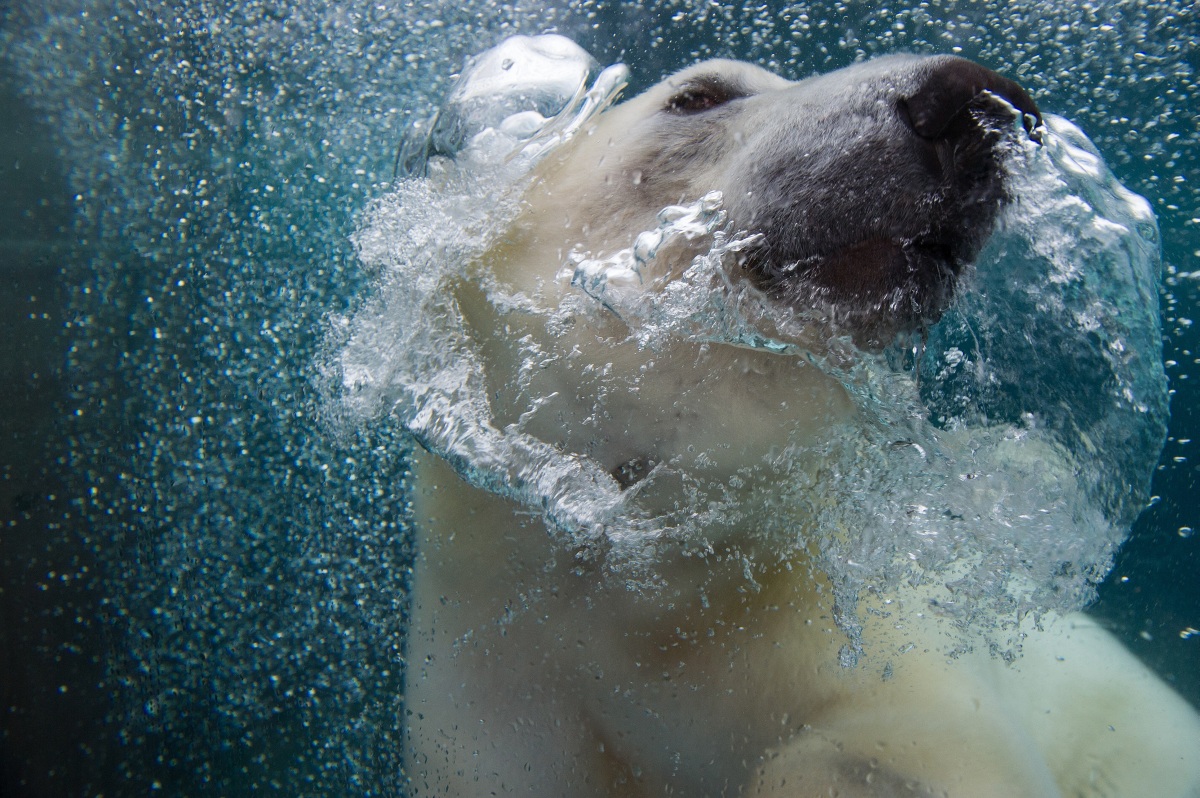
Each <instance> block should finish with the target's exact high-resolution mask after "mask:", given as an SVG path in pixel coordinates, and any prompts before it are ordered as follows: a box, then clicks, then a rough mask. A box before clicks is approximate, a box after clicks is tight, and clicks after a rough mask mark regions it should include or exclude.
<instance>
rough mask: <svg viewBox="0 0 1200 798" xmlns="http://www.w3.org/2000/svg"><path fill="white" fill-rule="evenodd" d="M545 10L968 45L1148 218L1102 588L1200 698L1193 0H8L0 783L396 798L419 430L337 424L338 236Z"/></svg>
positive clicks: (1, 98)
mask: <svg viewBox="0 0 1200 798" xmlns="http://www.w3.org/2000/svg"><path fill="white" fill-rule="evenodd" d="M547 31H555V32H558V33H562V34H564V35H567V36H569V37H571V38H573V39H575V40H576V41H578V42H579V43H580V44H581V45H582V46H583V47H585V48H586V49H588V50H589V51H591V52H592V54H593V55H595V56H596V58H597V59H598V60H599V61H600V62H601V63H605V64H607V63H613V62H616V61H624V62H625V63H627V64H629V66H630V67H631V70H632V75H633V84H632V85H631V86H630V88H629V89H628V90H627V91H628V93H635V92H637V91H639V90H640V89H642V88H644V87H645V86H647V85H649V84H651V83H653V82H656V81H657V80H659V79H660V78H661V77H662V76H663V75H664V74H665V73H667V72H670V71H672V70H674V69H677V68H680V67H682V66H685V65H687V64H690V63H692V62H694V61H695V60H697V59H698V58H702V57H709V56H726V57H735V58H743V59H747V60H751V61H755V62H757V63H760V64H762V65H764V66H766V67H768V68H770V69H773V70H775V71H778V72H780V73H781V74H784V75H785V76H788V77H791V78H801V77H805V76H807V75H810V74H814V73H818V72H826V71H829V70H831V69H835V68H838V67H841V66H845V65H847V64H849V63H852V62H854V61H855V60H858V59H862V58H866V57H870V56H874V55H878V54H882V53H887V52H895V51H908V52H929V53H932V52H955V53H959V54H961V55H964V56H967V57H969V58H973V59H975V60H978V61H980V62H982V63H984V64H986V65H988V66H990V67H992V68H994V69H997V70H998V71H1001V72H1003V73H1005V74H1008V75H1010V76H1012V77H1014V78H1016V79H1018V80H1019V81H1020V82H1021V83H1022V84H1023V85H1024V86H1025V87H1026V88H1028V89H1029V90H1030V92H1031V93H1032V94H1033V95H1034V97H1035V98H1036V99H1037V101H1038V103H1039V105H1040V106H1041V108H1042V109H1043V110H1045V111H1048V112H1052V113H1056V114H1060V115H1062V116H1065V117H1067V118H1068V119H1071V120H1072V121H1074V122H1075V123H1076V124H1078V125H1079V126H1080V127H1082V128H1083V129H1084V130H1085V131H1086V132H1087V133H1088V134H1089V135H1090V136H1091V138H1092V140H1093V141H1094V142H1095V143H1096V145H1097V146H1098V148H1099V149H1100V151H1101V152H1102V153H1103V155H1104V156H1105V158H1106V159H1107V161H1108V163H1109V165H1110V167H1111V168H1112V169H1113V171H1114V172H1115V173H1116V175H1117V176H1118V177H1119V178H1120V179H1121V180H1122V181H1123V182H1124V183H1125V185H1127V186H1128V187H1129V188H1130V189H1132V190H1133V191H1136V192H1137V193H1139V194H1142V195H1143V196H1145V197H1146V198H1147V199H1148V200H1149V201H1150V203H1151V205H1152V206H1153V208H1154V210H1155V212H1156V213H1157V214H1158V217H1159V224H1160V229H1161V238H1162V245H1163V255H1164V263H1165V273H1164V286H1163V292H1162V294H1161V303H1162V304H1161V307H1162V313H1163V331H1164V339H1163V347H1164V352H1163V356H1164V358H1165V360H1166V364H1167V374H1168V376H1169V378H1170V380H1171V390H1172V396H1171V421H1170V428H1169V439H1168V441H1167V445H1166V448H1165V449H1164V452H1163V455H1162V459H1161V462H1160V464H1159V466H1158V469H1157V472H1156V473H1155V477H1154V483H1153V490H1152V493H1153V494H1154V498H1153V499H1152V500H1151V502H1150V506H1149V507H1148V508H1147V509H1146V511H1145V512H1143V514H1142V515H1141V517H1140V519H1139V520H1138V522H1137V523H1136V524H1135V526H1134V528H1133V532H1132V537H1131V539H1130V541H1129V542H1128V543H1127V544H1126V545H1125V547H1124V549H1123V550H1122V552H1121V554H1120V555H1119V557H1118V560H1117V563H1116V567H1115V568H1114V569H1113V571H1112V573H1111V574H1110V576H1109V578H1108V579H1107V580H1106V581H1105V583H1104V584H1103V585H1101V587H1100V598H1099V600H1098V602H1097V603H1096V604H1095V605H1094V606H1093V609H1092V611H1093V612H1094V613H1095V614H1096V615H1098V616H1099V617H1101V618H1102V619H1104V621H1105V622H1106V623H1107V624H1108V625H1109V626H1110V627H1111V628H1112V629H1113V630H1114V631H1115V632H1116V633H1117V634H1118V636H1119V637H1120V638H1121V639H1122V640H1124V641H1125V642H1126V643H1127V644H1128V645H1129V646H1130V647H1131V648H1132V650H1133V651H1134V652H1135V653H1137V654H1138V655H1139V656H1141V657H1143V658H1144V659H1145V661H1146V662H1148V663H1149V664H1150V665H1151V667H1153V668H1154V669H1155V670H1156V671H1158V672H1159V673H1160V674H1161V675H1162V676H1163V677H1164V678H1165V679H1166V680H1167V681H1168V682H1170V683H1171V684H1173V685H1174V686H1175V687H1176V689H1178V690H1179V691H1180V692H1181V693H1182V694H1183V695H1184V696H1186V697H1187V698H1188V699H1189V700H1190V701H1191V702H1192V703H1193V704H1194V705H1197V706H1200V632H1198V631H1197V629H1200V581H1198V580H1197V579H1196V572H1197V567H1198V566H1200V553H1198V551H1200V541H1198V540H1197V537H1196V535H1195V534H1194V533H1193V530H1194V529H1196V528H1198V527H1200V499H1198V498H1197V485H1196V482H1197V468H1198V466H1200V461H1197V460H1196V459H1195V457H1196V456H1195V453H1194V451H1193V450H1194V448H1195V444H1194V443H1193V440H1195V439H1200V386H1197V382H1198V381H1200V369H1198V365H1200V340H1197V339H1198V336H1200V331H1197V329H1196V327H1195V325H1193V322H1192V320H1193V319H1194V318H1195V317H1196V316H1197V314H1198V313H1200V295H1198V294H1200V111H1198V110H1197V109H1196V107H1195V101H1194V98H1195V96H1196V95H1197V91H1198V89H1200V87H1198V86H1197V82H1198V78H1197V73H1198V71H1200V12H1197V10H1196V9H1195V8H1194V7H1193V5H1192V4H1191V3H1190V2H1185V1H1183V0H1179V1H1177V2H1169V3H1144V2H1090V3H1050V2H1015V3H1013V2H1004V3H1001V2H994V3H983V2H979V3H976V2H949V1H946V2H928V3H921V4H918V5H916V6H914V7H889V6H885V5H883V4H880V3H861V2H828V3H793V4H778V3H773V4H763V5H760V6H756V7H751V8H745V9H743V8H741V7H740V6H737V7H734V6H730V5H721V4H717V3H712V2H699V1H697V2H684V0H679V1H678V2H670V1H668V2H659V3H651V4H646V5H643V4H640V3H635V2H624V3H623V2H581V3H573V4H564V5H561V6H553V7H551V6H547V5H542V4H535V3H498V2H473V1H472V0H466V2H458V3H454V4H445V3H439V2H429V3H415V2H392V1H391V0H375V2H316V1H315V0H314V2H291V3H287V2H268V1H267V0H248V1H247V2H240V3H238V2H215V1H210V0H180V2H176V3H172V4H159V3H151V2H139V1H138V0H95V2H85V1H84V0H48V2H40V3H34V2H32V0H27V1H26V2H6V3H3V4H0V148H2V152H0V258H2V259H0V330H2V331H3V333H2V335H3V337H2V338H0V341H2V342H3V346H2V347H0V379H3V381H4V382H3V384H4V386H5V387H4V390H2V391H0V418H2V419H3V422H2V423H3V426H2V427H0V430H2V434H0V468H2V469H3V471H2V472H0V613H2V615H0V699H2V701H0V713H2V714H0V718H2V720H0V727H2V737H0V794H2V795H5V796H9V795H13V796H50V795H54V796H60V795H99V794H103V795H106V796H116V795H146V794H150V793H151V792H152V791H155V790H161V791H162V792H164V793H166V794H171V795H243V794H250V793H263V792H268V793H276V794H282V795H342V794H356V795H398V794H403V792H404V776H403V773H402V771H401V765H400V742H399V741H400V729H401V726H402V723H403V713H404V706H403V701H402V681H403V673H404V670H403V668H404V663H403V659H402V657H401V649H402V641H403V634H404V629H405V611H406V606H405V586H406V581H407V575H408V571H409V568H410V566H411V559H412V552H411V548H410V541H409V537H408V534H407V532H406V527H405V514H406V508H407V500H406V489H405V476H406V471H405V464H406V457H405V447H406V446H407V443H406V439H405V437H404V435H403V433H402V431H401V430H400V429H399V427H398V425H396V423H395V422H394V421H391V420H389V419H386V418H384V419H379V420H376V421H372V422H370V423H367V424H360V425H353V426H348V425H342V424H337V423H330V420H329V419H328V418H327V414H328V412H329V411H328V404H327V402H326V401H325V397H326V395H327V393H328V391H329V389H330V386H329V385H328V384H327V383H326V380H327V378H326V376H325V375H324V374H323V373H322V371H321V368H320V365H321V362H322V353H323V347H325V346H326V342H327V339H328V336H329V332H330V326H331V325H332V324H333V321H332V320H333V319H334V318H335V317H337V316H339V315H342V314H347V313H352V312H353V311H354V309H355V303H356V302H360V301H361V297H362V296H363V293H364V288H365V287H366V284H367V281H368V279H369V278H368V275H367V274H365V273H364V270H363V269H362V267H361V265H360V264H359V262H358V259H357V257H356V254H355V251H354V248H353V246H352V245H351V243H350V235H351V233H352V232H353V231H354V230H355V229H356V224H357V214H358V213H360V212H361V211H362V210H363V209H364V208H365V207H366V206H367V205H368V203H369V202H370V201H371V200H372V199H374V198H376V197H378V196H380V195H381V194H382V193H383V192H385V191H386V190H387V188H388V185H389V182H390V180H391V177H392V173H393V163H394V159H395V155H396V146H397V144H398V142H399V139H400V136H401V134H402V131H403V130H404V129H405V127H406V126H407V124H408V123H409V122H410V121H412V120H414V119H423V118H426V117H428V115H429V114H430V113H431V112H432V111H433V109H434V108H436V105H437V103H438V101H439V100H440V98H441V96H442V95H443V93H444V92H445V90H446V89H447V88H448V87H449V85H450V84H451V82H452V77H453V75H454V73H455V72H457V71H458V70H459V69H460V68H461V66H462V64H463V60H464V59H465V58H466V57H467V56H469V55H471V54H473V53H476V52H478V51H480V50H483V49H484V48H486V47H489V46H491V45H493V44H495V43H496V42H498V41H499V40H501V39H502V38H504V37H505V36H508V35H511V34H513V33H518V32H520V33H540V32H547Z"/></svg>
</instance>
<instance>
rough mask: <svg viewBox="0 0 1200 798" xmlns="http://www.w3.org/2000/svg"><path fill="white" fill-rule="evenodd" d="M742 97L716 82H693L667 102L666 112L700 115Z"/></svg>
mask: <svg viewBox="0 0 1200 798" xmlns="http://www.w3.org/2000/svg"><path fill="white" fill-rule="evenodd" d="M740 96H742V95H741V93H739V92H738V91H736V90H735V89H734V88H733V87H732V86H730V85H728V84H726V83H722V82H719V81H716V80H711V79H709V80H703V79H701V80H692V81H688V82H687V83H685V84H684V85H683V86H682V87H681V88H680V89H679V91H677V92H675V94H673V95H672V96H671V99H669V100H667V104H666V108H665V110H666V111H667V112H668V113H672V114H698V113H700V112H702V111H707V110H709V109H712V108H716V107H717V106H718V105H724V104H725V103H727V102H729V101H730V100H733V99H736V98H738V97H740Z"/></svg>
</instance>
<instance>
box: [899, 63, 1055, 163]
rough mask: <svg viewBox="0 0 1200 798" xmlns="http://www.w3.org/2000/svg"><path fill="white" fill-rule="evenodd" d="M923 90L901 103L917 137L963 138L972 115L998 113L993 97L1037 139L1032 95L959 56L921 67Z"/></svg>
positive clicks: (1037, 115) (1037, 114) (1037, 119)
mask: <svg viewBox="0 0 1200 798" xmlns="http://www.w3.org/2000/svg"><path fill="white" fill-rule="evenodd" d="M921 66H922V67H923V74H922V75H921V77H920V83H919V87H918V88H917V90H916V91H915V92H913V93H912V94H911V95H910V96H908V97H905V98H903V99H901V100H900V102H899V104H898V106H899V110H900V115H901V116H902V117H903V118H904V119H905V120H906V121H907V123H908V125H909V126H910V127H911V128H912V129H913V132H915V133H916V134H917V135H918V136H920V137H922V138H925V139H933V140H940V139H948V138H957V137H959V136H962V135H964V134H965V133H966V132H967V130H968V129H969V128H970V127H972V126H973V122H972V119H971V111H977V112H983V113H988V112H991V113H992V114H995V113H997V112H1000V108H999V107H998V106H999V104H998V103H997V102H996V101H995V99H994V97H993V96H992V95H994V96H995V97H1001V98H1003V99H1004V100H1005V101H1006V102H1007V103H1009V104H1010V105H1012V106H1013V107H1014V108H1016V109H1017V110H1018V111H1019V112H1020V113H1021V117H1022V123H1023V124H1024V125H1025V129H1026V130H1027V131H1028V132H1029V137H1030V138H1031V139H1033V140H1034V141H1039V142H1040V141H1041V137H1040V136H1039V135H1038V133H1037V129H1038V127H1040V125H1041V124H1042V115H1041V113H1040V112H1039V111H1038V108H1037V105H1036V104H1035V103H1034V102H1033V98H1032V97H1030V96H1029V93H1028V92H1027V91H1025V89H1023V88H1021V86H1020V85H1019V84H1018V83H1016V82H1015V81H1012V80H1009V79H1008V78H1006V77H1004V76H1003V75H1001V74H999V73H997V72H993V71H992V70H990V69H988V68H987V67H984V66H980V65H979V64H976V63H975V62H974V61H968V60H967V59H965V58H958V57H957V56H938V57H935V58H931V59H929V60H928V61H926V62H924V63H923V64H922V65H921Z"/></svg>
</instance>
